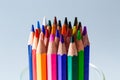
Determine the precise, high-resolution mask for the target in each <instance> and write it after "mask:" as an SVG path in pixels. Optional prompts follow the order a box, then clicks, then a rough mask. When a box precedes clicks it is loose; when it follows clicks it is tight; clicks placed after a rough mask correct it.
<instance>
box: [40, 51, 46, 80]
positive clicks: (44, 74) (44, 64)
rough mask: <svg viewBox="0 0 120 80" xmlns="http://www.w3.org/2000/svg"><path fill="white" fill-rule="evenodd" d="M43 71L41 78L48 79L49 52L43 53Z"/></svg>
mask: <svg viewBox="0 0 120 80" xmlns="http://www.w3.org/2000/svg"><path fill="white" fill-rule="evenodd" d="M41 71H42V73H41V75H42V79H41V80H47V54H46V53H42V54H41Z"/></svg>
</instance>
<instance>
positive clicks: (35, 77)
mask: <svg viewBox="0 0 120 80" xmlns="http://www.w3.org/2000/svg"><path fill="white" fill-rule="evenodd" d="M38 40H39V30H38V29H36V30H35V36H34V40H33V47H32V68H33V80H37V72H36V49H37V45H38Z"/></svg>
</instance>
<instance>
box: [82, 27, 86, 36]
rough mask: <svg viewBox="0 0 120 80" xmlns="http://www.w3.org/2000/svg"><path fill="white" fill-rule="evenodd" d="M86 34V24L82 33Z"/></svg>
mask: <svg viewBox="0 0 120 80" xmlns="http://www.w3.org/2000/svg"><path fill="white" fill-rule="evenodd" d="M86 34H87V28H86V26H84V28H83V33H82V35H83V36H84V35H86Z"/></svg>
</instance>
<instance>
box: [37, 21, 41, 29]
mask: <svg viewBox="0 0 120 80" xmlns="http://www.w3.org/2000/svg"><path fill="white" fill-rule="evenodd" d="M37 28H38V29H40V22H39V21H37Z"/></svg>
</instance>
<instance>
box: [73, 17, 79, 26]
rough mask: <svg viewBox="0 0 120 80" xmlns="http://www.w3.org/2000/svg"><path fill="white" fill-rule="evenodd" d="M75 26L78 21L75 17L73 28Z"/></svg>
mask: <svg viewBox="0 0 120 80" xmlns="http://www.w3.org/2000/svg"><path fill="white" fill-rule="evenodd" d="M77 24H78V19H77V17H75V20H74V26H77Z"/></svg>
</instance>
